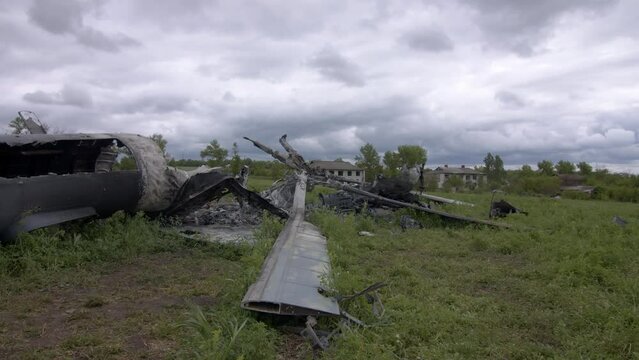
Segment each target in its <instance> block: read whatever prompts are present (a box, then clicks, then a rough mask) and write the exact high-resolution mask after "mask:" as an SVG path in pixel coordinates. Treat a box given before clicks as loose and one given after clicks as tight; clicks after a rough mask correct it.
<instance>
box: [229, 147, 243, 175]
mask: <svg viewBox="0 0 639 360" xmlns="http://www.w3.org/2000/svg"><path fill="white" fill-rule="evenodd" d="M231 152H232V154H233V155H232V156H231V173H233V175H237V174H239V173H240V168H241V167H242V158H240V152H239V151H238V149H237V143H233V148H232V150H231Z"/></svg>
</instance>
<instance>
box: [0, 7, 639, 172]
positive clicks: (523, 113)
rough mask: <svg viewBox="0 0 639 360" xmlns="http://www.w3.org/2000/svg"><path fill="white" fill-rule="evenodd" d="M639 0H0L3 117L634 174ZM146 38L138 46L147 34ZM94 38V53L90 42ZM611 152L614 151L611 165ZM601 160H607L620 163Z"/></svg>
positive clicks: (191, 149)
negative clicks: (565, 164)
mask: <svg viewBox="0 0 639 360" xmlns="http://www.w3.org/2000/svg"><path fill="white" fill-rule="evenodd" d="M637 11H639V2H637V1H634V0H616V1H603V0H601V1H600V0H563V1H556V0H539V1H523V0H522V1H519V0H477V1H475V0H450V1H449V0H446V1H444V0H435V1H431V2H424V1H420V0H406V1H400V0H380V1H364V0H353V1H349V2H343V1H337V0H301V1H295V2H290V1H284V0H274V1H271V0H269V1H267V0H250V1H249V0H238V1H208V0H179V1H178V0H165V1H151V0H139V1H130V2H129V1H117V0H64V1H62V0H29V1H22V2H20V1H9V0H0V52H1V53H2V56H1V57H0V75H2V79H3V81H1V82H0V93H2V94H3V103H2V105H0V116H3V117H4V118H6V119H7V120H6V121H7V122H8V121H9V120H10V119H12V118H14V117H15V115H16V112H17V111H18V110H23V109H25V110H32V111H35V112H36V113H37V114H38V115H39V117H40V118H41V119H42V121H44V122H46V123H47V124H49V125H50V126H52V127H54V128H57V129H63V130H66V131H70V132H132V133H140V134H143V135H150V134H153V133H162V134H163V135H164V136H165V138H166V139H168V141H169V145H168V148H169V152H170V153H171V154H172V155H173V156H175V157H190V158H198V157H199V151H200V150H201V149H202V148H203V147H204V146H205V145H206V144H207V143H208V142H210V141H211V140H212V139H218V140H219V141H220V143H221V144H222V145H224V146H226V147H228V148H230V146H231V144H232V143H233V142H237V143H238V145H239V149H240V151H241V155H242V156H254V157H260V156H261V157H262V158H265V157H266V156H265V155H263V154H261V153H260V151H259V150H256V149H255V148H253V147H252V146H251V145H250V144H248V143H245V142H244V141H242V140H241V137H242V136H249V137H251V138H255V139H259V140H261V141H264V142H266V143H269V144H271V145H273V146H277V139H278V138H279V136H281V135H282V134H284V133H287V134H288V136H289V141H290V142H291V143H292V144H294V145H295V146H296V147H298V148H299V149H300V151H301V152H302V153H303V154H304V156H305V157H307V158H309V159H314V158H317V159H331V160H332V159H335V158H337V157H342V158H348V159H352V158H353V157H354V156H355V155H356V154H357V152H358V151H359V148H360V147H361V146H362V145H364V144H365V143H367V142H369V143H372V144H373V145H375V147H376V148H377V150H379V151H380V152H383V151H386V150H391V149H395V148H396V147H397V145H400V144H417V145H421V146H424V147H425V148H426V149H427V150H428V153H429V163H428V164H427V166H437V165H439V164H445V163H448V164H466V165H472V164H478V163H481V161H482V159H483V158H484V156H485V154H486V153H487V152H489V151H490V152H492V153H493V154H495V153H496V154H500V155H501V157H502V158H503V159H504V161H505V162H506V164H507V165H511V166H515V165H517V164H523V163H528V164H536V163H537V162H538V161H540V160H542V159H550V160H553V161H557V160H559V159H568V160H571V161H581V160H585V161H589V162H592V163H598V164H613V165H614V166H616V167H615V169H622V170H623V169H634V171H637V172H639V160H637V159H639V138H638V137H639V108H638V107H637V96H636V94H637V85H636V84H638V83H639V62H637V59H639V36H637V34H639V31H637V29H638V25H637V22H636V19H634V16H633V14H636V13H637ZM142 44H143V46H142ZM91 50H93V51H91ZM615 164H616V165H615ZM613 165H611V166H613Z"/></svg>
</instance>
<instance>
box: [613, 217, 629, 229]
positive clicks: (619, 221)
mask: <svg viewBox="0 0 639 360" xmlns="http://www.w3.org/2000/svg"><path fill="white" fill-rule="evenodd" d="M612 222H614V223H615V224H617V225H619V226H621V227H623V226H626V225H628V221H626V220H625V219H623V218H622V217H620V216H617V215H615V216H613V217H612Z"/></svg>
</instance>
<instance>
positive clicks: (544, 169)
mask: <svg viewBox="0 0 639 360" xmlns="http://www.w3.org/2000/svg"><path fill="white" fill-rule="evenodd" d="M537 168H539V171H541V173H542V174H544V175H547V176H552V175H553V174H554V173H555V170H554V165H553V163H552V161H550V160H542V161H540V162H538V163H537Z"/></svg>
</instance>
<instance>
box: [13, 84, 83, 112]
mask: <svg viewBox="0 0 639 360" xmlns="http://www.w3.org/2000/svg"><path fill="white" fill-rule="evenodd" d="M22 98H23V99H24V100H25V101H27V102H30V103H35V104H50V105H71V106H77V107H90V106H91V105H92V104H93V99H92V98H91V94H89V93H88V92H87V91H86V90H85V89H82V88H80V87H76V86H71V85H65V86H64V87H63V88H62V89H61V90H60V91H58V92H45V91H41V90H37V91H34V92H30V93H26V94H24V96H23V97H22Z"/></svg>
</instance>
